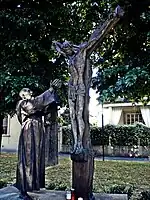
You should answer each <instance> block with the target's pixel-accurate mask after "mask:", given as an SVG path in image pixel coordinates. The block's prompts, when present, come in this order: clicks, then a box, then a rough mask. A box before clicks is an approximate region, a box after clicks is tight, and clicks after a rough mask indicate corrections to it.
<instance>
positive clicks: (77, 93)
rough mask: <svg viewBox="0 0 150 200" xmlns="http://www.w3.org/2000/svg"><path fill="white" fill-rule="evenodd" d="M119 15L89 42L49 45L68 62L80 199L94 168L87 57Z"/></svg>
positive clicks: (88, 190)
mask: <svg viewBox="0 0 150 200" xmlns="http://www.w3.org/2000/svg"><path fill="white" fill-rule="evenodd" d="M123 14H124V12H123V10H122V9H121V8H120V6H117V7H116V9H115V11H114V12H113V13H112V14H111V15H110V16H109V17H108V19H107V20H106V21H105V22H104V23H103V24H102V25H101V24H100V25H99V26H98V27H97V29H96V30H95V31H94V32H93V34H92V35H91V37H90V39H89V40H88V41H87V42H85V43H82V44H80V45H74V44H71V43H70V42H68V41H65V42H63V43H60V42H56V41H54V42H53V44H54V46H55V48H56V50H57V51H58V52H59V53H60V54H62V55H64V56H65V57H66V58H67V59H68V61H69V63H68V64H69V71H70V81H69V91H68V102H69V108H70V117H71V125H72V132H73V136H74V148H73V152H72V154H71V158H72V160H73V176H72V177H73V187H74V188H75V191H76V194H77V196H82V197H83V198H84V199H89V194H90V193H91V188H92V180H93V168H94V167H93V157H94V156H93V153H92V148H91V141H90V134H89V132H90V131H89V89H90V85H91V78H92V69H91V65H90V55H91V54H92V53H93V51H94V50H96V49H97V47H99V46H100V44H101V43H102V41H103V39H104V38H105V37H106V35H107V34H108V33H109V31H110V30H111V29H112V28H113V27H114V26H115V25H116V24H117V22H118V21H119V20H120V17H122V16H123ZM83 163H84V164H83Z"/></svg>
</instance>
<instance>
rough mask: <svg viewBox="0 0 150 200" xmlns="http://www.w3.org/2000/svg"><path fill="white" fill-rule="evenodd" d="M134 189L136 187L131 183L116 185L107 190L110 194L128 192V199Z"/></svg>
mask: <svg viewBox="0 0 150 200" xmlns="http://www.w3.org/2000/svg"><path fill="white" fill-rule="evenodd" d="M133 191H134V187H133V186H130V185H114V186H113V187H110V188H109V189H107V190H106V191H105V192H106V193H110V194H127V195H128V199H130V198H131V196H132V194H133Z"/></svg>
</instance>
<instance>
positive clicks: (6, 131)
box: [3, 116, 10, 137]
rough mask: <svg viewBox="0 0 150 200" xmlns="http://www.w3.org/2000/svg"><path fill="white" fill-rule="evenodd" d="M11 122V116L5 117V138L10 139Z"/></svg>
mask: <svg viewBox="0 0 150 200" xmlns="http://www.w3.org/2000/svg"><path fill="white" fill-rule="evenodd" d="M9 120H10V116H8V117H5V118H4V119H3V136H4V137H9V136H10V135H9Z"/></svg>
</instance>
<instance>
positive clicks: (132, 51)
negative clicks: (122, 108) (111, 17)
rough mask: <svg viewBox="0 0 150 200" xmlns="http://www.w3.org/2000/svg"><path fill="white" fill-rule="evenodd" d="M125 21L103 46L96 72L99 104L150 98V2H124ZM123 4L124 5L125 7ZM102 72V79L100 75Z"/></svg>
mask: <svg viewBox="0 0 150 200" xmlns="http://www.w3.org/2000/svg"><path fill="white" fill-rule="evenodd" d="M126 3H127V4H128V5H127V6H126V11H127V13H126V14H125V15H126V17H125V18H124V19H123V20H122V21H121V22H122V23H121V24H120V25H119V26H117V27H116V28H115V33H114V32H113V33H112V34H110V35H109V36H108V37H107V38H106V39H105V41H104V42H103V44H102V47H101V51H100V52H99V55H100V56H101V57H103V60H104V62H98V63H97V66H98V67H99V72H98V74H97V77H96V78H95V81H94V85H93V87H94V88H97V91H98V92H99V94H100V98H99V101H102V96H103V99H104V101H109V102H114V101H115V99H116V98H117V97H118V96H121V97H125V98H126V99H130V100H131V99H132V100H134V101H143V97H144V96H145V95H146V96H147V97H148V100H147V101H149V96H150V95H149V94H150V88H149V85H150V71H149V64H150V57H149V49H150V48H149V46H150V11H149V1H147V0H143V1H127V2H126ZM126 3H125V2H124V5H125V4H126ZM102 69H103V76H102V73H101V71H102Z"/></svg>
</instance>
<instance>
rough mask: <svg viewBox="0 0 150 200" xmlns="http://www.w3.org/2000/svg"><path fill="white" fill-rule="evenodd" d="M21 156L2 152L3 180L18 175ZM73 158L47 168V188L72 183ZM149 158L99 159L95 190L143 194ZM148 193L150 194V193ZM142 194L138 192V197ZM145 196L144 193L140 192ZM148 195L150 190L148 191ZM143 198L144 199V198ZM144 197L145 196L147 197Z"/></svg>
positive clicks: (146, 188)
mask: <svg viewBox="0 0 150 200" xmlns="http://www.w3.org/2000/svg"><path fill="white" fill-rule="evenodd" d="M16 162H17V157H16V155H15V154H13V155H9V154H2V156H1V158H0V180H1V181H2V185H4V184H3V182H5V183H13V180H14V179H15V171H16ZM70 166H71V160H70V159H68V158H62V157H61V158H60V160H59V165H57V166H51V167H50V168H47V169H46V188H47V189H51V190H58V189H59V190H65V189H66V188H70V187H71V179H70V177H71V167H70ZM149 171H150V163H149V162H127V161H126V162H124V161H105V162H102V161H95V176H94V184H93V192H102V193H104V192H108V193H110V192H112V193H127V194H128V195H130V194H131V193H132V190H134V193H136V194H140V193H141V192H142V194H143V197H144V193H143V192H144V191H149V185H150V173H149ZM146 195H147V196H146ZM138 196H139V195H136V197H137V198H133V199H134V200H135V199H138ZM140 197H141V195H140ZM145 197H149V196H148V192H145ZM141 200H142V199H141ZM143 200H145V199H144V198H143ZM146 200H148V199H146Z"/></svg>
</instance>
